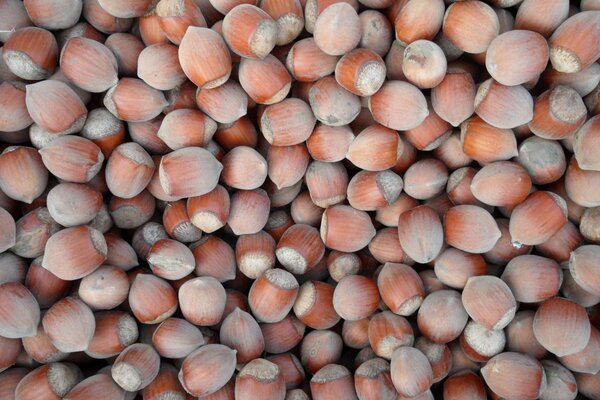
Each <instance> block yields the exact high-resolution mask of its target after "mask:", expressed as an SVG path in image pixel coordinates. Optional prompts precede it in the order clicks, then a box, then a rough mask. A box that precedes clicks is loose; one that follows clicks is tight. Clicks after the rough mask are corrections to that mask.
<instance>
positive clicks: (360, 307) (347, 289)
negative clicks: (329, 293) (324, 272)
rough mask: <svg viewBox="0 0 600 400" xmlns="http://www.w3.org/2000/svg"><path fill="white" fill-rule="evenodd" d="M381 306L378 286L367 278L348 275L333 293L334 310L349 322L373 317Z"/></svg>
mask: <svg viewBox="0 0 600 400" xmlns="http://www.w3.org/2000/svg"><path fill="white" fill-rule="evenodd" d="M378 304H379V291H378V289H377V284H376V283H375V282H374V281H373V280H372V279H369V278H367V277H365V276H360V275H348V276H346V277H344V278H342V280H340V281H339V282H338V284H337V286H336V287H335V290H334V292H333V308H335V311H336V312H337V313H338V315H339V316H340V317H342V318H343V319H345V320H347V321H357V320H359V319H363V318H367V317H369V316H371V315H372V314H373V313H374V312H375V310H376V308H377V305H378Z"/></svg>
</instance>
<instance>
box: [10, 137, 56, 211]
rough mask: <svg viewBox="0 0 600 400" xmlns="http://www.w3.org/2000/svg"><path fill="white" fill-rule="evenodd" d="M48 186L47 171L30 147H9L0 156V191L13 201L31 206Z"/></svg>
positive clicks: (38, 156)
mask: <svg viewBox="0 0 600 400" xmlns="http://www.w3.org/2000/svg"><path fill="white" fill-rule="evenodd" d="M47 184H48V170H47V169H46V168H45V166H44V164H43V159H42V158H41V157H40V155H39V154H38V153H37V152H36V150H35V149H34V148H32V147H25V146H9V147H7V148H6V149H5V150H4V151H3V152H2V153H1V154H0V190H2V192H3V193H4V194H5V195H6V196H7V197H9V198H11V199H13V200H18V201H22V202H24V203H27V204H31V203H32V202H33V201H34V200H35V199H36V198H37V197H39V196H40V195H41V194H42V193H43V192H44V190H45V189H46V186H47Z"/></svg>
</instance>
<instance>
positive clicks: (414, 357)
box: [390, 346, 433, 397]
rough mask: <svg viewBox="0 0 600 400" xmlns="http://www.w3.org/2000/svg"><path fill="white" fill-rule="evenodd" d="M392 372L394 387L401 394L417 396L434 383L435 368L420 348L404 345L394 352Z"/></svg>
mask: <svg viewBox="0 0 600 400" xmlns="http://www.w3.org/2000/svg"><path fill="white" fill-rule="evenodd" d="M390 374H391V378H392V382H393V383H394V387H395V388H396V390H397V391H398V393H400V395H401V396H407V397H416V396H419V395H421V394H423V393H424V392H426V391H427V390H429V388H430V387H431V385H432V384H433V370H432V369H431V364H430V363H429V360H428V359H427V357H426V356H425V354H423V353H422V352H421V351H420V350H417V349H415V348H414V347H407V346H403V347H400V348H398V349H397V350H396V351H394V353H393V354H392V361H391V363H390Z"/></svg>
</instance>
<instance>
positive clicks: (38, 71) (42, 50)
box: [2, 10, 58, 81]
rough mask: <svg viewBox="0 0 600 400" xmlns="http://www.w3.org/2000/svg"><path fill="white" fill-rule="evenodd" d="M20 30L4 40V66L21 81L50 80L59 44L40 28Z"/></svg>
mask: <svg viewBox="0 0 600 400" xmlns="http://www.w3.org/2000/svg"><path fill="white" fill-rule="evenodd" d="M3 11H6V10H3ZM26 18H27V16H26ZM27 20H29V18H27ZM11 23H14V21H11ZM13 26H14V25H13ZM13 26H11V28H13ZM6 28H8V26H7V27H6ZM20 28H21V29H19V32H12V34H11V35H10V37H8V38H5V40H4V41H5V43H4V46H3V50H2V58H3V59H4V64H5V65H6V67H7V68H8V69H9V70H10V72H11V73H13V74H14V75H17V76H18V77H19V78H21V79H25V80H31V81H41V80H42V79H47V78H49V77H50V75H52V73H53V72H54V70H55V68H56V64H57V62H58V44H57V43H56V39H55V38H54V35H53V34H52V33H51V32H50V31H48V30H46V29H42V28H38V27H26V26H25V27H20ZM3 29H4V28H3ZM12 30H14V28H13V29H12ZM9 31H10V29H9Z"/></svg>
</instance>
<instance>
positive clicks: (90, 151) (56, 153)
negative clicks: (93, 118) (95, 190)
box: [39, 135, 104, 183]
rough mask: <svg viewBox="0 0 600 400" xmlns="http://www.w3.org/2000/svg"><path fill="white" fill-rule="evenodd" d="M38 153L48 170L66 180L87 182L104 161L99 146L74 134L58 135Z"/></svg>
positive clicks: (96, 172)
mask: <svg viewBox="0 0 600 400" xmlns="http://www.w3.org/2000/svg"><path fill="white" fill-rule="evenodd" d="M39 153H40V156H41V157H42V161H43V163H44V165H45V166H46V168H47V169H48V171H50V173H52V175H54V176H56V177H57V178H59V179H63V180H65V181H68V182H76V183H85V182H89V181H90V180H91V179H92V178H93V177H94V176H96V175H97V174H98V172H99V171H100V169H101V168H102V163H103V162H104V155H103V154H102V151H101V150H100V147H98V146H97V145H96V144H94V142H92V141H91V140H89V139H86V138H83V137H79V136H75V135H69V136H59V137H58V138H56V139H55V140H54V141H52V143H50V144H48V145H46V146H44V147H43V148H41V149H40V150H39Z"/></svg>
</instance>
